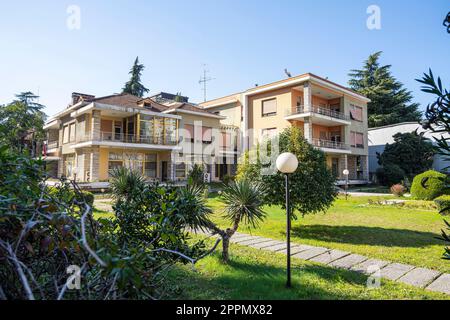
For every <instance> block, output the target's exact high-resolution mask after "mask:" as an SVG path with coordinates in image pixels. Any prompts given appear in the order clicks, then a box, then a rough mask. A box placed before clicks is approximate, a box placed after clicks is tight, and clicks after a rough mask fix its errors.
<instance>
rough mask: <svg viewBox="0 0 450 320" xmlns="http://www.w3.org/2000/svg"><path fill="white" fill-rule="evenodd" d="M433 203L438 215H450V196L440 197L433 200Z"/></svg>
mask: <svg viewBox="0 0 450 320" xmlns="http://www.w3.org/2000/svg"><path fill="white" fill-rule="evenodd" d="M434 203H435V204H436V207H437V209H438V210H439V213H440V214H442V215H449V214H450V195H442V196H440V197H437V198H436V199H434Z"/></svg>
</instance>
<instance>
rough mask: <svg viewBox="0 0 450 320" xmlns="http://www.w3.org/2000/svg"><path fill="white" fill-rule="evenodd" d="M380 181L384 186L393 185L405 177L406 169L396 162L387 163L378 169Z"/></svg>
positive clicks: (377, 173)
mask: <svg viewBox="0 0 450 320" xmlns="http://www.w3.org/2000/svg"><path fill="white" fill-rule="evenodd" d="M376 175H377V180H378V183H379V184H381V185H383V186H392V185H394V184H397V183H400V182H402V181H403V179H404V178H405V171H403V170H402V168H400V167H399V166H398V165H396V164H387V165H385V166H384V167H380V168H378V169H377V171H376Z"/></svg>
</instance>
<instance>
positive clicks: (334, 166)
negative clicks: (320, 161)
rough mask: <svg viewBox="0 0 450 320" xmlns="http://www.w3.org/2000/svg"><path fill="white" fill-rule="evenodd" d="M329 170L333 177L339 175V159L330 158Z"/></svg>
mask: <svg viewBox="0 0 450 320" xmlns="http://www.w3.org/2000/svg"><path fill="white" fill-rule="evenodd" d="M331 172H332V174H333V176H334V177H335V178H337V177H339V159H338V158H332V159H331Z"/></svg>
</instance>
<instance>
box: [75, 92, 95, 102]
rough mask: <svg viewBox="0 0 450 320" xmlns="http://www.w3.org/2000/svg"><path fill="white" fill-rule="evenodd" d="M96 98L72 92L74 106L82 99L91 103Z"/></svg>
mask: <svg viewBox="0 0 450 320" xmlns="http://www.w3.org/2000/svg"><path fill="white" fill-rule="evenodd" d="M94 98H95V96H93V95H90V94H86V93H78V92H72V105H74V104H77V103H78V102H80V100H81V99H83V100H84V101H89V100H91V99H94Z"/></svg>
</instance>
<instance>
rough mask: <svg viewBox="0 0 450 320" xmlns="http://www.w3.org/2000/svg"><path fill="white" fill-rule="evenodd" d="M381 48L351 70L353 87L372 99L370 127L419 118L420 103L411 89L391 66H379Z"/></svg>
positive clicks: (368, 105)
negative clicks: (358, 67)
mask: <svg viewBox="0 0 450 320" xmlns="http://www.w3.org/2000/svg"><path fill="white" fill-rule="evenodd" d="M381 53H382V52H381V51H379V52H376V53H374V54H371V55H370V56H369V58H368V59H367V60H366V61H365V62H364V65H363V68H362V69H361V70H357V69H356V70H351V72H350V73H349V76H350V77H351V79H350V80H349V85H350V87H351V88H352V89H353V90H355V91H356V92H358V93H360V94H362V95H364V96H366V97H367V98H369V99H370V100H371V101H370V102H369V103H368V104H367V108H368V122H369V127H379V126H384V125H389V124H395V123H400V122H405V121H420V120H421V117H422V114H421V112H420V111H419V110H418V108H419V104H417V103H411V100H412V99H413V97H412V94H411V92H410V91H408V90H407V89H405V88H404V87H403V84H402V83H401V82H399V81H398V80H397V79H395V78H394V76H392V74H391V72H390V69H391V65H384V66H380V63H379V58H380V56H381Z"/></svg>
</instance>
